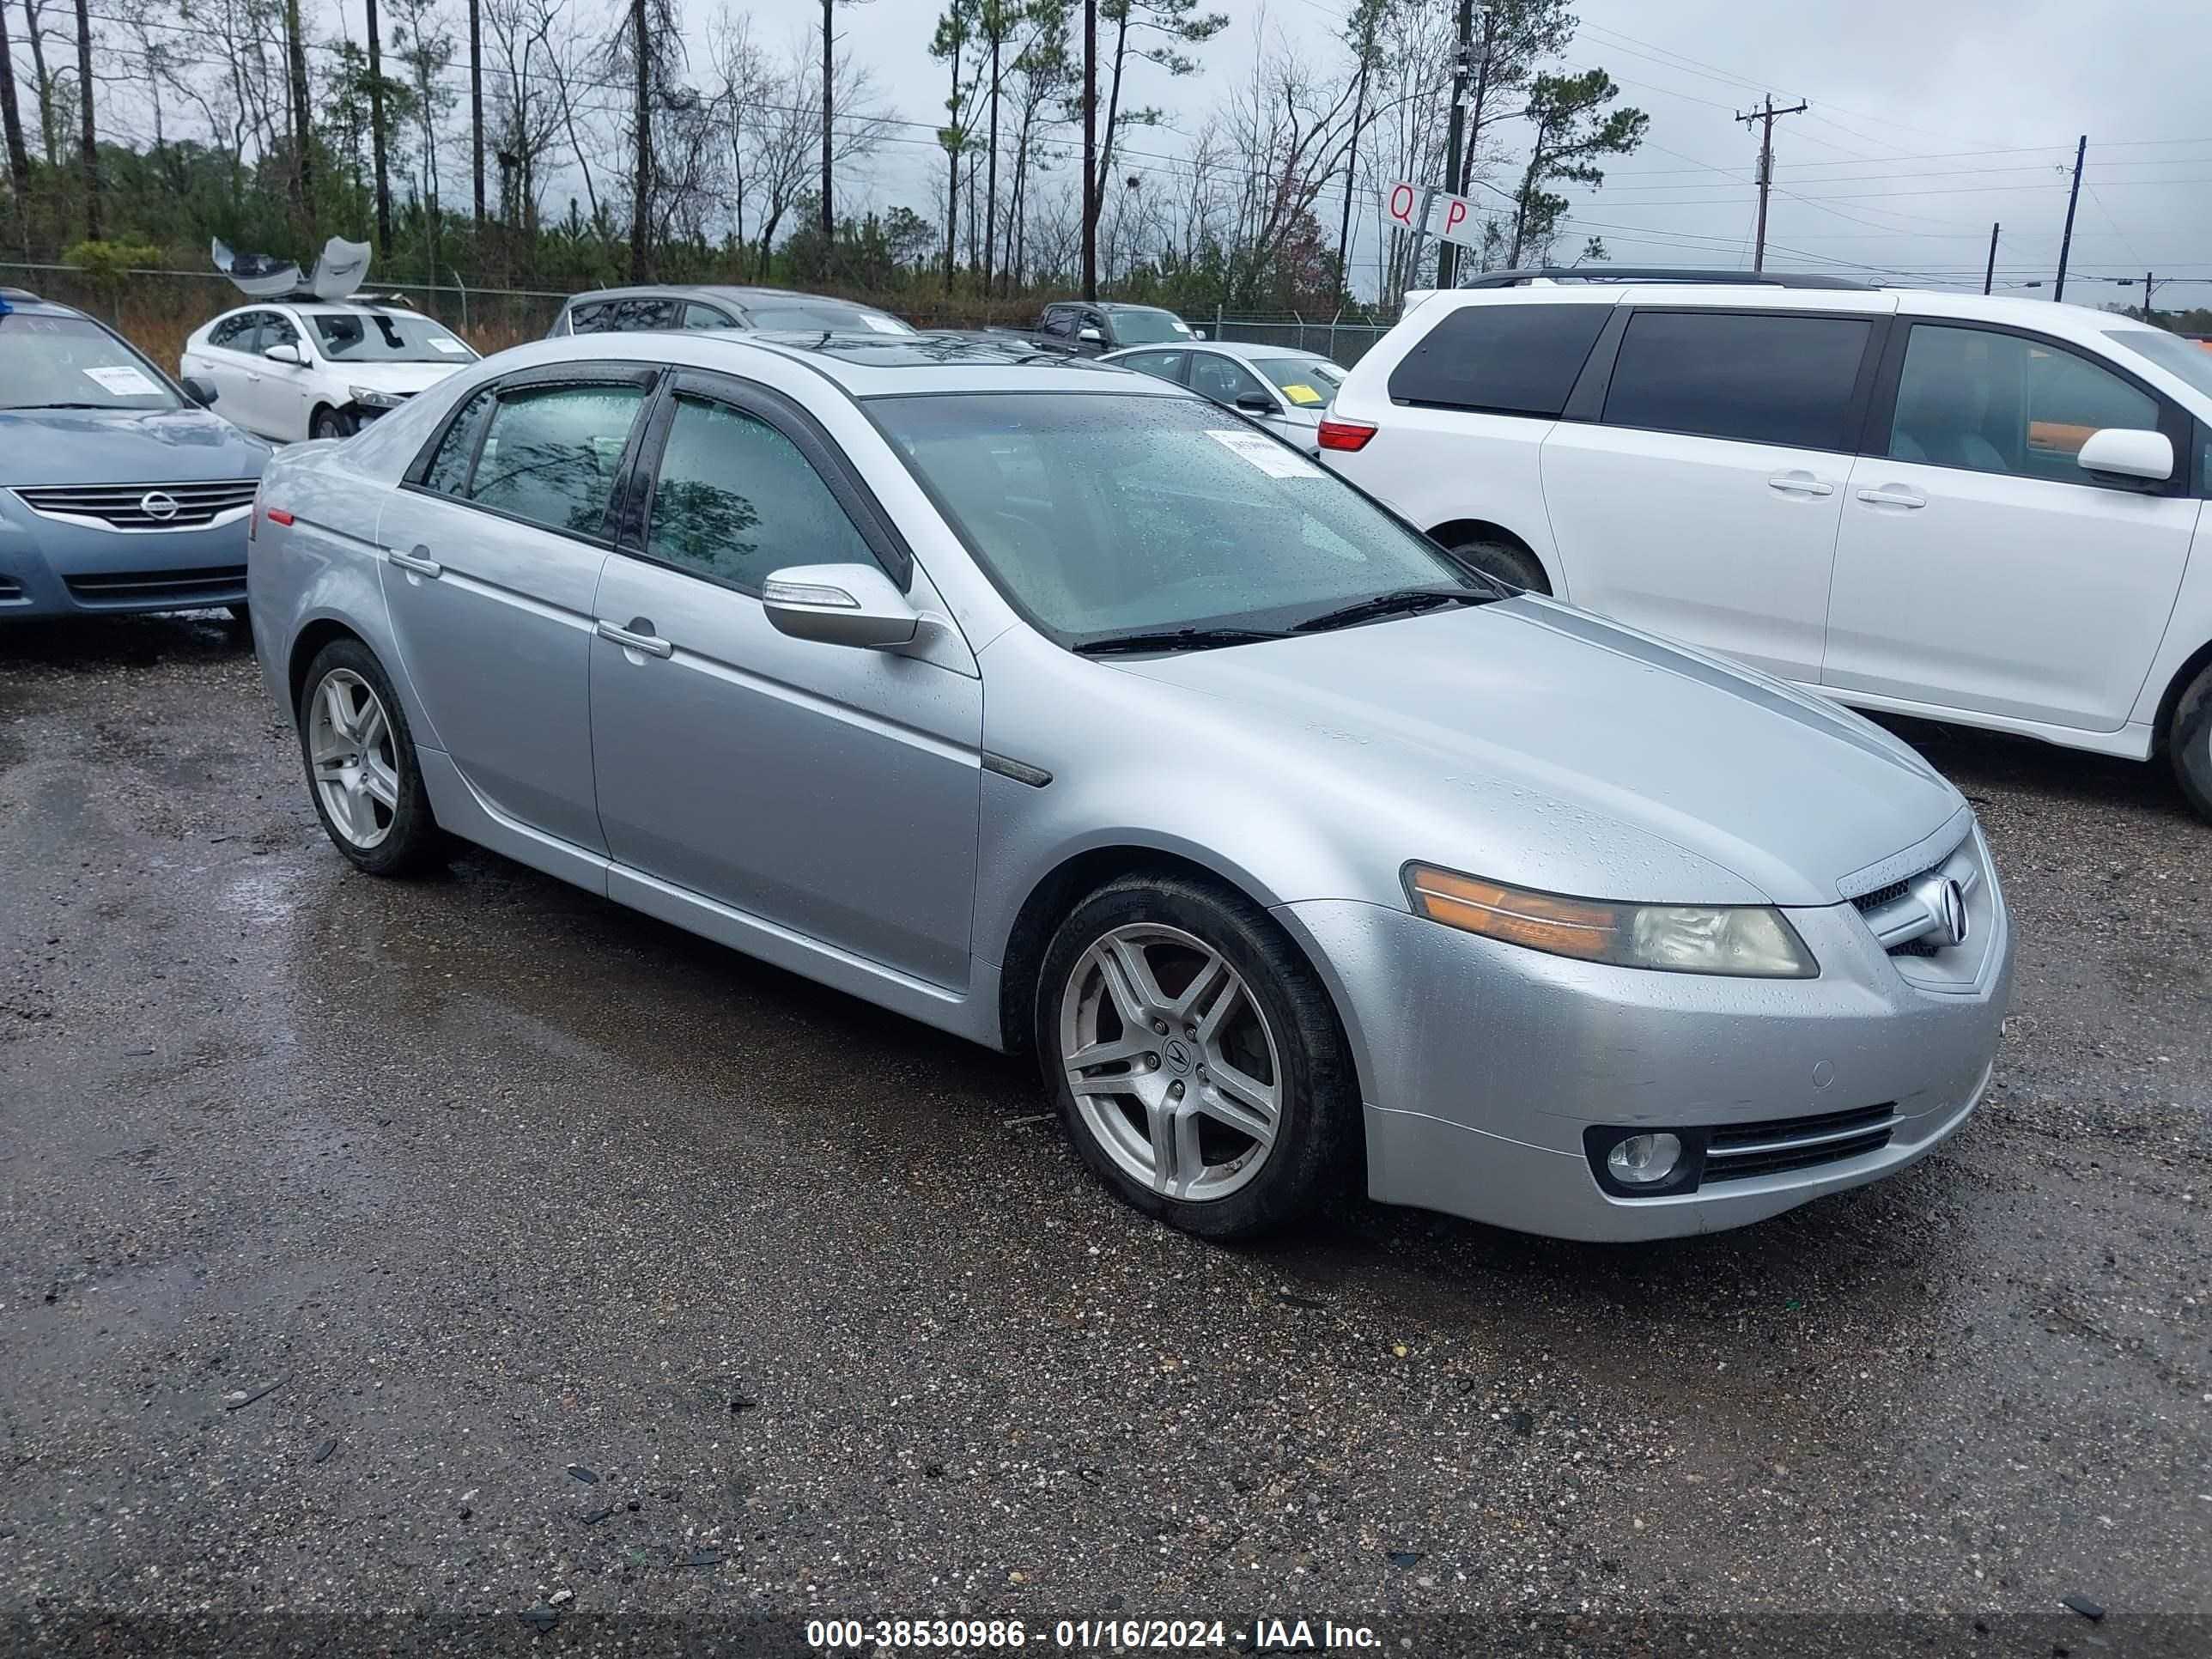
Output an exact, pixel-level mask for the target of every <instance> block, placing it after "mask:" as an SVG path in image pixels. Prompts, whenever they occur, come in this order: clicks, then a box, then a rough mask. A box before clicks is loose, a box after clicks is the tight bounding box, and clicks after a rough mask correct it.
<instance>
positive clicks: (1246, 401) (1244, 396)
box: [1237, 392, 1283, 415]
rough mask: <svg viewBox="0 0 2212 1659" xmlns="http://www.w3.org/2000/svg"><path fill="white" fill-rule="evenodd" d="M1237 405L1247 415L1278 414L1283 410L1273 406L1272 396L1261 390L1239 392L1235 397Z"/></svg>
mask: <svg viewBox="0 0 2212 1659" xmlns="http://www.w3.org/2000/svg"><path fill="white" fill-rule="evenodd" d="M1237 408H1239V409H1241V410H1244V412H1245V413H1247V414H1248V415H1279V414H1281V413H1282V412H1283V411H1282V410H1279V409H1278V408H1276V407H1275V401H1274V399H1273V398H1270V397H1268V396H1267V394H1266V393H1265V392H1240V393H1239V394H1238V395H1237Z"/></svg>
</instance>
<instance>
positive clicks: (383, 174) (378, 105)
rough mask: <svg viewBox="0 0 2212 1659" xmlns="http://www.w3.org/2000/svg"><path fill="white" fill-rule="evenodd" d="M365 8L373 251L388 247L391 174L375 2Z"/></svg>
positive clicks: (382, 61) (389, 239) (389, 240)
mask: <svg viewBox="0 0 2212 1659" xmlns="http://www.w3.org/2000/svg"><path fill="white" fill-rule="evenodd" d="M379 32H380V31H379V29H378V26H377V18H376V0H368V143H369V149H370V152H371V158H372V159H371V165H372V166H373V167H374V169H375V173H376V247H377V252H380V253H382V252H387V251H388V250H389V249H390V248H391V246H392V174H391V172H390V170H389V167H388V166H387V164H386V157H385V147H384V46H383V43H382V42H381V41H380V40H379V39H378V35H379Z"/></svg>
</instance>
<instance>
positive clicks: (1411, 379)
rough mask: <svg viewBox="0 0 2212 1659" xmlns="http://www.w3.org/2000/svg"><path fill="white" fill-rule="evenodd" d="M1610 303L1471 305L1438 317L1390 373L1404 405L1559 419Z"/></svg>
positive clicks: (1395, 394) (1392, 385) (1395, 396)
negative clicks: (1425, 405) (1431, 405)
mask: <svg viewBox="0 0 2212 1659" xmlns="http://www.w3.org/2000/svg"><path fill="white" fill-rule="evenodd" d="M1612 314H1613V307H1611V306H1607V305H1550V306H1547V305H1470V306H1462V307H1459V308H1458V309H1457V310H1455V311H1452V312H1449V313H1446V314H1445V315H1444V316H1443V317H1441V318H1439V319H1437V325H1436V326H1435V327H1434V328H1431V330H1430V331H1428V333H1427V335H1426V336H1425V337H1423V339H1422V341H1421V343H1419V345H1417V346H1415V347H1414V348H1413V349H1412V350H1411V351H1409V352H1407V354H1406V356H1405V357H1404V359H1403V360H1402V361H1401V362H1400V363H1399V364H1398V366H1397V367H1396V368H1394V369H1392V370H1391V371H1390V396H1391V398H1393V399H1394V400H1395V401H1397V402H1399V403H1410V404H1436V405H1438V406H1440V407H1443V408H1446V409H1468V410H1482V411H1485V412H1486V413H1491V414H1498V415H1534V416H1547V417H1549V416H1557V415H1558V414H1559V411H1560V410H1562V409H1564V408H1565V407H1566V402H1567V394H1568V393H1569V392H1571V391H1573V390H1574V385H1575V379H1576V377H1577V375H1579V374H1581V373H1582V372H1583V362H1584V361H1585V360H1587V359H1588V357H1589V353H1590V348H1591V347H1592V346H1593V345H1595V344H1596V343H1597V337H1598V335H1599V334H1600V333H1601V332H1602V331H1603V330H1604V328H1605V325H1606V319H1607V318H1609V317H1610V316H1611V315H1612Z"/></svg>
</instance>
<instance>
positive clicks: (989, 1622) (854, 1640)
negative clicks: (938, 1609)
mask: <svg viewBox="0 0 2212 1659" xmlns="http://www.w3.org/2000/svg"><path fill="white" fill-rule="evenodd" d="M806 1644H807V1646H809V1647H811V1648H819V1649H824V1650H833V1651H834V1650H837V1649H841V1648H855V1649H871V1650H878V1651H881V1650H900V1649H906V1648H913V1649H924V1648H936V1649H943V1650H951V1651H954V1652H960V1651H963V1650H964V1651H968V1652H975V1653H989V1652H994V1651H1002V1650H1006V1649H1009V1648H1026V1647H1031V1646H1035V1647H1041V1648H1042V1647H1050V1648H1055V1649H1059V1650H1062V1651H1069V1652H1077V1653H1085V1652H1115V1653H1127V1652H1133V1651H1134V1652H1146V1651H1158V1652H1174V1651H1188V1650H1204V1649H1209V1648H1222V1647H1228V1646H1231V1645H1232V1644H1233V1645H1235V1646H1237V1647H1239V1648H1258V1649H1261V1650H1268V1651H1274V1652H1327V1651H1331V1650H1334V1651H1340V1652H1357V1651H1361V1650H1374V1649H1378V1648H1380V1647H1381V1646H1382V1645H1383V1642H1382V1638H1380V1637H1379V1636H1377V1635H1376V1632H1375V1631H1374V1630H1373V1629H1372V1628H1370V1626H1365V1625H1340V1624H1337V1623H1336V1622H1334V1620H1327V1619H1323V1620H1309V1619H1276V1618H1267V1619H1255V1620H1252V1621H1251V1622H1250V1623H1249V1625H1246V1626H1239V1627H1235V1628H1232V1627H1231V1626H1230V1625H1229V1624H1228V1622H1227V1621H1226V1620H1220V1619H1060V1620H1054V1621H1053V1623H1051V1624H1050V1625H1038V1626H1030V1624H1029V1623H1028V1622H1027V1621H1026V1620H1020V1619H810V1620H807V1621H806Z"/></svg>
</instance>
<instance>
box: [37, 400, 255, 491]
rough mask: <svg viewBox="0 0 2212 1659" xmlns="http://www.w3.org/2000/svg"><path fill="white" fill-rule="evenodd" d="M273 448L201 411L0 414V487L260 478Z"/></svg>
mask: <svg viewBox="0 0 2212 1659" xmlns="http://www.w3.org/2000/svg"><path fill="white" fill-rule="evenodd" d="M269 456H270V448H269V446H268V445H267V444H265V443H264V442H262V441H261V440H260V439H258V438H255V437H251V436H249V435H246V433H243V432H240V430H239V429H238V428H236V427H234V426H233V425H231V424H230V422H228V421H225V420H222V419H219V418H217V417H216V416H213V415H210V414H209V413H208V412H207V411H206V410H200V409H173V410H115V411H113V412H110V411H108V410H97V409H46V410H0V483H5V484H9V485H19V484H20V485H31V484H75V483H189V482H193V481H200V480H209V479H216V478H252V477H258V476H259V475H260V472H261V468H262V465H263V464H264V462H266V461H267V460H268V459H269Z"/></svg>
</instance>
